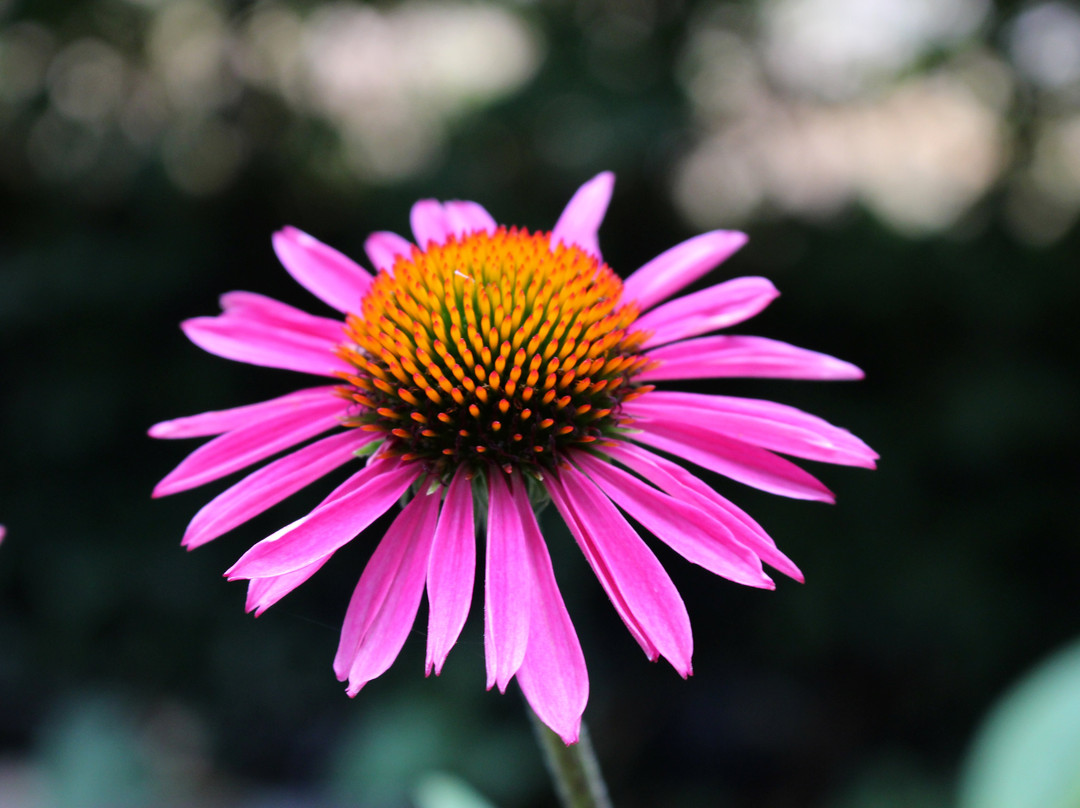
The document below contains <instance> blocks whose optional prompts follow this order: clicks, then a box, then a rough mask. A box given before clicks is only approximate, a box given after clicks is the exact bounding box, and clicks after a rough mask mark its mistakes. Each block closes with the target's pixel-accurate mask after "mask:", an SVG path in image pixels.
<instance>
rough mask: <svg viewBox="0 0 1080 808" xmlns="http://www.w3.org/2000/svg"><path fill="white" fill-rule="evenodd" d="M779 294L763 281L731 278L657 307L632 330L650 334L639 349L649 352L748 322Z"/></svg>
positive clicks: (768, 282) (759, 279)
mask: <svg viewBox="0 0 1080 808" xmlns="http://www.w3.org/2000/svg"><path fill="white" fill-rule="evenodd" d="M779 294H780V293H779V292H778V291H776V287H775V286H773V285H772V283H771V282H770V281H768V280H766V279H765V278H735V279H734V280H730V281H726V282H725V283H719V284H717V285H716V286H710V287H709V288H708V289H702V290H701V291H700V292H694V293H693V294H690V295H686V296H685V297H680V298H677V299H676V300H672V301H671V302H670V303H665V304H664V305H662V306H658V307H657V308H655V309H653V310H652V311H650V312H648V313H647V314H645V315H644V316H643V317H641V318H639V319H638V321H637V322H636V323H634V328H635V329H638V330H641V331H652V332H653V334H652V336H651V337H649V338H648V339H647V340H646V341H645V343H644V346H643V347H645V348H652V347H654V346H656V345H664V344H666V343H668V342H674V341H675V340H679V339H686V338H687V337H696V336H697V335H698V334H707V333H708V332H710V331H716V330H718V329H721V328H727V327H728V326H732V325H735V324H737V323H741V322H743V321H744V320H749V319H750V318H751V317H753V316H754V315H755V314H757V313H759V312H760V311H761V310H762V309H764V308H765V307H766V306H768V305H769V304H770V303H771V302H772V301H773V300H775V299H776V297H777V295H779Z"/></svg>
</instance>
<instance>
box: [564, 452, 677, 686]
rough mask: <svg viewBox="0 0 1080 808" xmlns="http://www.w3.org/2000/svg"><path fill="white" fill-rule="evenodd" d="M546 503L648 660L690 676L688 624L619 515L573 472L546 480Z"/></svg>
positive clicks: (666, 581) (664, 577) (665, 580)
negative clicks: (552, 506) (550, 504)
mask: <svg viewBox="0 0 1080 808" xmlns="http://www.w3.org/2000/svg"><path fill="white" fill-rule="evenodd" d="M545 485H546V487H547V490H548V492H549V493H550V494H551V499H552V501H553V502H554V503H555V506H556V507H557V508H558V509H559V513H560V514H562V517H563V520H564V521H565V522H566V524H567V526H568V527H569V528H570V532H571V533H573V535H574V538H575V539H576V540H577V543H578V546H579V547H581V550H582V552H583V553H584V554H585V558H586V559H587V560H588V561H589V565H590V566H591V567H592V568H593V572H595V573H596V577H597V578H598V579H599V580H600V583H601V584H602V585H603V587H604V590H605V591H606V592H607V594H608V597H609V598H611V602H612V603H613V604H614V606H615V610H616V611H617V612H618V613H619V616H620V617H621V618H622V619H623V622H624V623H625V624H626V627H627V628H628V629H629V630H630V633H631V634H632V635H634V638H635V639H636V640H637V641H638V643H639V644H640V645H641V647H642V649H644V651H645V654H646V655H647V656H648V657H649V659H651V660H653V661H655V660H656V659H657V657H658V656H663V657H664V658H665V659H667V660H668V661H669V662H670V663H671V664H672V666H673V667H674V668H675V670H676V671H678V673H679V674H680V675H681V676H683V677H686V676H689V675H690V674H691V673H692V668H691V664H690V657H691V655H692V653H693V648H694V640H693V636H692V634H691V632H690V618H689V617H688V616H687V614H686V606H685V605H684V604H683V601H682V598H681V597H680V596H679V593H678V591H677V590H676V589H675V584H673V583H672V582H671V578H669V577H668V574H667V573H666V572H665V571H664V568H663V567H662V566H661V565H660V562H659V561H658V560H657V558H656V556H655V555H653V554H652V551H651V550H649V548H648V547H646V546H645V542H643V541H642V540H641V537H640V536H638V534H637V533H636V532H635V531H634V529H633V528H632V527H630V525H629V524H628V523H627V521H626V520H625V519H624V518H623V516H622V514H621V513H619V511H618V510H617V509H616V508H615V506H614V505H612V504H611V502H610V501H609V500H608V498H607V497H605V496H604V495H603V494H602V493H601V492H600V491H599V490H598V489H597V488H596V486H595V485H593V483H591V482H590V481H589V480H588V478H586V477H585V475H583V474H582V473H581V472H580V471H577V470H576V469H574V468H572V467H563V468H560V469H559V475H558V478H555V477H554V476H550V477H547V478H546V479H545Z"/></svg>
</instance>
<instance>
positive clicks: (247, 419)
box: [148, 387, 335, 438]
mask: <svg viewBox="0 0 1080 808" xmlns="http://www.w3.org/2000/svg"><path fill="white" fill-rule="evenodd" d="M334 390H335V388H333V387H309V388H307V389H306V390H297V391H296V392H295V393H289V394H288V395H286V396H281V397H280V398H273V399H270V400H269V401H260V402H259V403H257V404H245V405H244V406H242V407H233V408H232V409H230V410H214V411H212V412H204V413H200V414H199V415H187V416H184V417H183V418H174V419H172V420H171V421H162V422H161V423H159V424H154V425H153V426H152V427H150V430H149V433H148V434H149V435H150V437H152V438H201V437H204V436H206V435H220V434H221V433H222V432H229V431H231V430H233V429H239V428H240V427H242V426H248V425H249V424H251V423H253V422H255V421H261V420H263V419H264V418H271V417H274V416H276V415H278V414H279V413H281V412H294V411H295V410H296V409H297V408H299V407H301V406H302V405H303V404H304V403H305V402H308V401H314V400H319V401H324V400H326V399H327V398H328V397H329V396H333V395H335V393H334Z"/></svg>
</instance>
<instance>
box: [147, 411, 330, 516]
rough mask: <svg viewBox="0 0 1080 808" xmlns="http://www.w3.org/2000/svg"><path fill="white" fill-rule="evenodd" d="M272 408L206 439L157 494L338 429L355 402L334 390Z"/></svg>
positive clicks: (220, 474) (180, 488)
mask: <svg viewBox="0 0 1080 808" xmlns="http://www.w3.org/2000/svg"><path fill="white" fill-rule="evenodd" d="M290 404H291V405H292V406H289V407H288V408H285V407H281V408H275V409H273V410H267V415H266V417H264V418H262V419H260V420H258V421H254V422H253V423H250V424H249V425H248V426H242V427H240V428H238V429H234V430H232V431H230V432H226V433H225V434H224V435H219V436H218V437H216V438H214V439H213V440H211V441H209V442H207V443H204V444H203V445H202V446H200V447H199V448H198V449H196V450H195V451H194V452H192V453H191V454H189V455H188V456H187V457H186V458H184V460H183V462H181V463H180V465H179V466H177V467H176V468H175V469H173V470H172V471H171V472H169V473H168V474H167V475H166V476H165V479H163V480H162V481H161V482H160V483H158V484H157V486H156V487H155V488H154V496H155V497H163V496H166V495H168V494H175V493H176V492H178V491H186V490H187V489H189V488H194V487H196V486H199V485H203V484H204V483H208V482H210V481H212V480H217V479H219V478H221V477H224V476H225V475H227V474H232V473H233V472H234V471H239V470H240V469H242V468H246V467H247V466H250V465H251V464H252V463H256V462H258V461H259V460H262V459H263V458H266V457H270V455H274V454H277V453H278V452H280V451H283V450H284V449H288V448H289V447H291V446H295V445H296V444H298V443H301V442H302V441H305V440H307V439H308V438H313V437H315V436H316V435H318V434H320V433H322V432H326V431H327V430H328V429H333V428H334V427H335V426H337V425H338V424H340V423H341V417H342V416H343V415H344V414H345V412H346V410H347V409H348V407H349V403H348V402H347V401H345V399H343V398H340V397H338V396H336V395H333V394H329V395H324V396H318V397H315V396H312V397H310V398H306V399H303V400H297V401H294V402H290Z"/></svg>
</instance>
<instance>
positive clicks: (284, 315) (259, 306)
mask: <svg viewBox="0 0 1080 808" xmlns="http://www.w3.org/2000/svg"><path fill="white" fill-rule="evenodd" d="M219 301H220V303H221V310H222V315H223V316H225V317H228V318H229V319H230V320H236V321H240V320H243V321H246V322H251V323H255V324H258V325H261V326H267V327H271V328H287V329H288V330H289V331H293V332H295V333H297V334H306V335H307V336H309V337H314V338H315V339H319V340H322V341H324V342H331V343H333V344H335V345H336V344H337V343H338V342H340V341H341V337H342V324H341V321H340V320H333V319H331V318H329V317H319V316H317V315H314V314H308V313H307V312H306V311H301V310H300V309H298V308H296V307H295V306H290V305H289V304H288V303H282V302H281V301H280V300H274V298H272V297H267V296H266V295H260V294H257V293H255V292H226V293H225V294H223V295H222V296H221V297H220V298H219Z"/></svg>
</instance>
